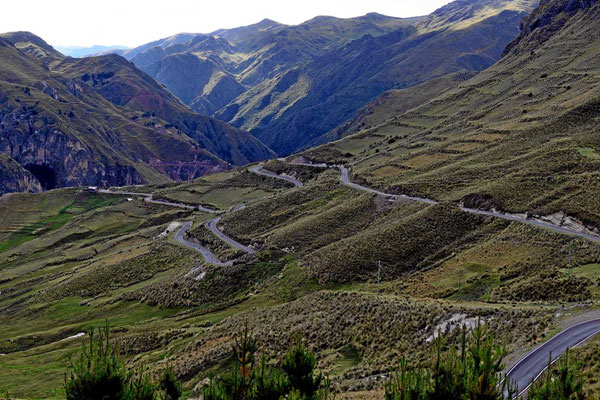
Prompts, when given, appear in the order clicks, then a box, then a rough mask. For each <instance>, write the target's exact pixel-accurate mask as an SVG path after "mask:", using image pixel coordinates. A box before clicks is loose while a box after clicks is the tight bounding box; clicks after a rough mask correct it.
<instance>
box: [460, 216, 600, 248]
mask: <svg viewBox="0 0 600 400" xmlns="http://www.w3.org/2000/svg"><path fill="white" fill-rule="evenodd" d="M460 209H461V210H463V211H466V212H469V213H473V214H479V215H487V216H490V217H495V218H502V219H506V220H509V221H517V222H524V223H526V224H529V225H533V226H536V227H539V228H545V229H549V230H551V231H554V232H558V233H563V234H566V235H571V236H577V237H580V238H582V239H587V240H591V241H593V242H596V243H600V236H596V235H591V234H589V233H585V232H578V231H576V230H573V229H569V228H565V227H563V226H558V225H554V224H550V223H548V222H542V221H536V220H533V219H528V218H521V217H516V216H514V215H509V214H502V213H498V212H493V211H484V210H476V209H474V208H466V207H460Z"/></svg>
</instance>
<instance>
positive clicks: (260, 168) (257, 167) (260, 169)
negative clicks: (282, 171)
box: [249, 164, 304, 187]
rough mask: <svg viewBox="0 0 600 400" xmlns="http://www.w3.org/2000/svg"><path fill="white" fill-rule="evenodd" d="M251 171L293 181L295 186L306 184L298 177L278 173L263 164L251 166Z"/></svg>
mask: <svg viewBox="0 0 600 400" xmlns="http://www.w3.org/2000/svg"><path fill="white" fill-rule="evenodd" d="M249 171H250V172H253V173H255V174H258V175H263V176H268V177H271V178H275V179H281V180H284V181H287V182H290V183H293V184H294V186H296V187H302V186H304V184H303V183H302V182H300V181H299V180H298V179H296V178H292V177H291V176H286V175H278V174H276V173H275V172H272V171H269V170H266V169H264V168H263V165H262V164H258V165H255V166H254V167H252V168H250V169H249Z"/></svg>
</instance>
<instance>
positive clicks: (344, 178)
mask: <svg viewBox="0 0 600 400" xmlns="http://www.w3.org/2000/svg"><path fill="white" fill-rule="evenodd" d="M295 164H296V165H305V166H314V167H320V168H323V167H324V166H326V164H311V163H295ZM329 168H338V169H339V170H340V182H341V183H342V184H344V185H346V186H348V187H351V188H354V189H358V190H362V191H364V192H368V193H373V194H376V195H379V196H384V197H387V198H389V199H391V200H397V199H400V198H402V199H408V200H413V201H416V202H420V203H426V204H432V205H433V204H438V202H437V201H435V200H431V199H426V198H423V197H413V196H406V195H402V194H393V193H385V192H381V191H379V190H375V189H371V188H369V187H366V186H362V185H359V184H358V183H354V182H351V181H350V179H349V177H348V175H349V173H348V169H347V168H346V167H344V166H341V165H334V166H329ZM460 209H461V210H462V211H465V212H468V213H471V214H478V215H484V216H488V217H494V218H501V219H505V220H508V221H514V222H522V223H525V224H528V225H532V226H535V227H537V228H544V229H548V230H551V231H554V232H557V233H561V234H566V235H571V236H576V237H579V238H582V239H586V240H590V241H592V242H596V243H600V236H597V235H593V234H590V233H586V232H581V231H577V230H574V229H570V228H566V227H564V226H559V225H554V224H551V223H548V222H543V221H538V220H534V219H531V218H522V217H518V216H515V215H510V214H504V213H500V212H495V211H485V210H478V209H475V208H468V207H462V206H461V207H460Z"/></svg>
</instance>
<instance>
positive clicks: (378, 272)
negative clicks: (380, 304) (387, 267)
mask: <svg viewBox="0 0 600 400" xmlns="http://www.w3.org/2000/svg"><path fill="white" fill-rule="evenodd" d="M380 279H381V260H379V261H377V301H379V287H380Z"/></svg>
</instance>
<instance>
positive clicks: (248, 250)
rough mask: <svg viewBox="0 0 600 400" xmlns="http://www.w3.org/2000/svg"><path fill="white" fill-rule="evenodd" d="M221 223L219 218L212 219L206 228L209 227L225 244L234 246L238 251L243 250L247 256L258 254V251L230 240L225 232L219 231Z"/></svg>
mask: <svg viewBox="0 0 600 400" xmlns="http://www.w3.org/2000/svg"><path fill="white" fill-rule="evenodd" d="M219 221H221V217H217V218H215V219H211V220H210V221H208V223H207V224H206V226H207V227H208V229H210V231H211V232H212V233H214V234H215V236H217V237H218V238H219V239H221V240H222V241H224V242H225V243H227V244H229V245H230V246H233V247H235V248H237V249H240V250H242V251H243V252H245V253H247V254H254V253H256V250H254V249H251V248H250V247H248V246H244V245H243V244H241V243H238V242H236V241H235V240H233V239H232V238H230V237H229V236H227V235H225V234H224V233H223V232H221V231H220V230H219Z"/></svg>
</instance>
